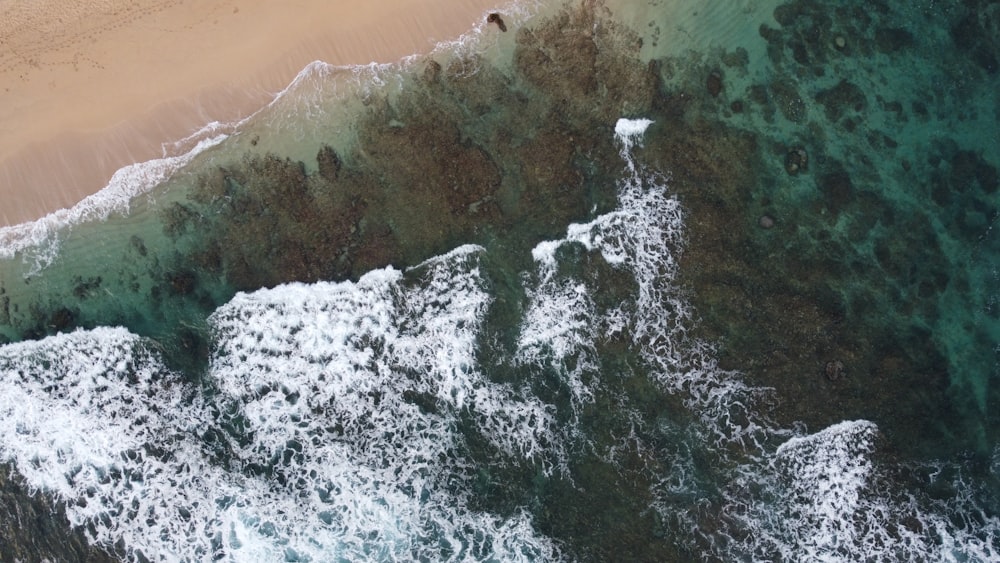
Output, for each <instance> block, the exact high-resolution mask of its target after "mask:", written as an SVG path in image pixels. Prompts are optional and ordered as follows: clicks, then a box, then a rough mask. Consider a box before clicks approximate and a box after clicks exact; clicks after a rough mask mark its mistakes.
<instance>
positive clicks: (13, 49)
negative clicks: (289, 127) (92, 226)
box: [0, 0, 496, 227]
mask: <svg viewBox="0 0 1000 563" xmlns="http://www.w3.org/2000/svg"><path fill="white" fill-rule="evenodd" d="M57 1H58V0H44V1H43V2H41V3H38V4H32V6H34V7H35V8H34V10H32V11H28V10H27V8H26V7H25V6H23V5H20V4H18V3H16V2H11V1H9V0H0V20H2V23H0V34H2V35H0V37H2V40H0V80H2V83H4V84H6V86H4V87H3V88H2V89H0V200H2V201H3V202H4V204H3V206H2V207H0V227H9V226H13V225H18V224H22V223H26V222H31V221H35V220H38V219H40V218H42V217H44V216H46V215H48V214H50V213H53V212H55V211H58V210H60V209H64V208H67V207H71V206H73V205H75V204H76V203H78V202H80V201H81V200H83V199H84V198H86V197H87V196H90V195H93V194H94V193H96V192H98V191H100V190H101V189H103V188H104V187H105V186H106V185H107V183H108V180H109V179H110V178H111V176H112V175H113V174H114V173H115V171H117V170H118V169H120V168H122V167H124V166H127V165H129V164H133V163H136V162H144V161H147V160H150V159H154V158H161V157H163V156H173V154H170V153H168V154H165V148H164V147H165V146H167V145H169V144H171V143H175V142H177V141H179V140H182V139H184V138H186V137H188V136H190V135H191V134H192V133H194V132H196V131H198V130H200V129H202V128H203V127H204V126H206V125H208V124H210V123H212V122H221V123H231V122H235V121H238V120H240V119H243V118H245V117H247V116H249V115H250V114H252V113H254V112H256V111H258V110H259V109H261V108H262V107H263V106H265V105H266V104H267V103H269V102H270V101H271V100H272V99H273V98H274V96H275V95H277V93H278V92H280V91H281V90H283V89H284V88H285V87H287V86H288V84H289V83H290V82H291V81H292V80H293V79H294V78H295V76H296V75H297V74H298V73H299V72H300V71H301V70H302V69H303V68H305V66H306V65H308V64H309V63H310V62H312V61H314V60H322V61H324V62H327V63H330V64H334V65H353V64H368V63H371V62H378V63H388V62H394V61H398V60H400V59H402V58H404V57H406V56H408V55H412V54H415V53H427V52H430V51H431V50H432V49H433V48H434V46H435V45H437V44H438V43H440V42H442V41H448V40H452V39H455V38H457V37H459V36H460V35H462V34H463V33H466V32H468V31H469V30H470V29H472V28H473V26H475V25H476V24H477V23H478V22H479V19H480V18H485V14H486V12H488V11H489V10H490V8H492V7H494V6H495V4H496V2H495V0H457V1H453V2H449V3H448V4H447V5H442V3H436V2H434V1H433V0H390V1H383V2H379V3H370V4H365V5H350V6H348V5H344V4H333V3H331V2H329V1H324V0H298V1H296V2H294V3H283V4H280V5H278V4H276V3H270V2H267V1H266V0H228V1H225V2H223V3H221V4H220V3H213V5H207V4H206V5H203V4H199V3H195V2H193V1H192V0H168V1H162V0H161V1H155V0H143V1H141V2H139V3H134V2H132V3H127V2H125V1H124V0H113V1H105V2H101V3H87V2H85V1H79V0H76V1H75V2H74V4H73V7H72V8H69V9H68V10H67V9H66V8H65V5H66V2H60V3H59V6H63V8H62V11H60V10H57V9H56V8H55V6H56V2H57ZM50 6H51V7H50ZM67 11H68V12H69V13H70V14H72V15H74V16H76V17H73V18H66V17H65V14H66V13H67ZM55 14H61V15H60V16H56V15H55ZM61 18H63V19H61ZM484 21H485V20H484Z"/></svg>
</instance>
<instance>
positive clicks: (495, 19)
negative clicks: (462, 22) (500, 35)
mask: <svg viewBox="0 0 1000 563" xmlns="http://www.w3.org/2000/svg"><path fill="white" fill-rule="evenodd" d="M486 23H495V24H497V27H499V28H500V31H503V32H506V31H507V24H505V23H504V22H503V18H501V17H500V14H498V13H496V12H493V13H491V14H490V15H488V16H486Z"/></svg>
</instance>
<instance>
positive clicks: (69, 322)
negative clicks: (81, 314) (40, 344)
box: [49, 307, 76, 332]
mask: <svg viewBox="0 0 1000 563" xmlns="http://www.w3.org/2000/svg"><path fill="white" fill-rule="evenodd" d="M75 322H76V313H74V312H73V311H71V310H69V309H67V308H66V307H60V308H59V309H56V310H55V311H54V312H53V313H52V316H51V317H49V328H51V329H52V330H54V331H56V332H61V331H64V330H66V329H68V328H70V327H72V326H73V324H74V323H75Z"/></svg>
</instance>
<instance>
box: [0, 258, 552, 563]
mask: <svg viewBox="0 0 1000 563" xmlns="http://www.w3.org/2000/svg"><path fill="white" fill-rule="evenodd" d="M481 252H482V249H480V248H478V247H473V246H467V247H461V248H459V249H456V250H455V251H453V252H451V253H449V254H447V255H445V256H442V257H438V258H435V259H433V260H430V261H428V262H425V263H424V264H421V265H419V266H417V267H415V268H413V269H411V271H410V273H408V274H407V275H406V277H404V275H403V274H402V273H401V272H399V271H396V270H393V269H384V270H378V271H374V272H371V273H369V274H367V275H365V276H363V277H362V278H361V280H359V281H358V283H356V284H353V283H341V284H331V283H320V284H314V285H304V284H289V285H285V286H279V287H276V288H274V289H270V290H262V291H259V292H255V293H252V294H240V295H238V296H237V297H236V298H234V299H233V300H232V301H231V302H230V303H228V304H226V305H225V306H223V307H221V308H220V309H219V310H218V311H217V312H216V313H215V314H214V315H213V316H212V318H211V324H212V327H213V332H214V334H215V338H216V344H215V347H214V353H213V359H212V362H211V369H210V371H209V374H208V381H210V382H212V383H213V384H214V386H215V391H214V392H213V393H212V396H213V402H214V404H215V405H216V407H215V408H211V409H210V408H208V407H206V406H205V405H204V404H202V402H201V401H200V399H198V398H197V397H186V396H185V393H187V394H191V390H190V389H189V388H187V387H186V386H185V385H184V384H183V383H181V382H180V381H179V380H178V378H177V377H176V376H175V375H173V374H171V373H170V372H169V371H168V370H167V369H166V368H165V367H164V366H163V365H162V363H161V362H160V361H159V360H158V359H157V358H156V356H155V354H154V353H153V352H151V351H150V350H152V349H153V348H151V347H150V346H148V345H147V344H146V343H145V342H144V341H143V340H142V339H140V338H138V337H137V336H135V335H132V334H129V333H128V332H127V331H125V330H123V329H106V328H102V329H95V330H93V331H77V332H74V333H71V334H63V335H58V336H55V337H51V338H47V339H45V340H42V341H38V342H26V343H21V344H13V345H8V346H4V347H0V374H2V377H0V392H2V396H0V431H2V432H0V433H2V436H0V455H2V457H3V458H5V459H10V460H13V461H14V462H15V463H16V465H17V468H18V471H19V472H20V473H21V474H22V475H24V477H25V479H26V480H27V482H28V483H29V484H30V485H31V486H32V487H33V488H36V489H44V490H46V491H49V492H52V493H53V494H55V495H57V497H58V498H61V499H63V500H65V501H66V502H67V512H68V514H69V515H70V518H71V520H72V522H73V523H74V524H86V525H88V526H90V527H91V528H92V529H93V530H95V532H94V534H95V535H94V540H95V541H97V542H100V543H102V544H105V545H111V544H115V543H117V542H123V543H124V545H125V546H126V548H127V549H129V550H130V553H131V554H132V555H137V554H139V553H142V554H144V555H145V556H147V557H156V558H159V557H166V558H168V559H177V560H203V559H208V558H211V557H216V556H222V557H224V558H226V559H229V560H277V559H282V558H285V557H293V556H294V558H298V559H300V560H328V559H331V558H332V559H349V560H386V559H396V560H410V559H435V560H436V559H441V558H442V557H445V558H451V559H454V560H466V559H474V560H484V559H486V560H488V559H495V560H512V561H517V560H536V559H554V558H558V551H557V549H556V547H555V546H554V544H553V543H552V542H551V541H550V540H547V539H545V538H543V537H541V536H539V535H538V534H537V532H535V531H534V530H533V528H532V525H531V521H530V518H529V517H528V516H527V515H526V514H524V513H515V514H514V515H512V516H508V517H505V518H500V517H496V516H493V515H490V514H486V513H481V512H475V511H472V510H470V509H469V508H467V507H466V506H467V504H468V495H469V494H470V489H469V487H468V485H467V484H466V481H467V480H468V479H469V478H470V476H471V475H474V472H475V468H474V467H470V466H469V462H468V461H467V460H465V459H464V458H463V457H462V455H461V447H462V444H463V442H464V438H463V434H462V432H461V430H460V428H459V424H460V420H461V419H462V418H463V417H464V415H465V414H468V415H471V419H472V421H473V424H475V425H476V426H477V432H478V433H479V434H481V435H483V436H485V437H487V438H488V439H489V440H491V441H493V443H494V447H495V448H496V449H497V451H498V453H499V454H500V455H501V456H503V455H506V456H512V457H514V458H516V459H522V460H523V459H524V458H525V457H527V458H533V457H534V456H538V457H539V458H542V457H543V456H547V455H548V453H547V452H548V450H549V449H550V447H549V444H548V440H549V438H548V433H549V432H550V431H551V428H552V426H553V424H554V423H553V421H552V420H550V414H549V412H548V409H547V408H546V407H545V406H544V405H542V404H540V403H539V402H538V401H537V400H532V399H531V398H527V399H525V398H522V397H521V394H520V392H518V391H517V390H514V389H512V388H510V387H507V386H505V385H501V384H495V383H492V382H490V381H488V380H487V379H485V378H484V377H483V375H482V374H481V373H480V372H479V371H478V367H477V365H476V358H475V353H476V352H475V347H476V336H477V334H478V331H479V327H480V325H481V318H482V316H483V314H484V311H485V307H486V305H487V304H488V302H489V296H488V295H487V294H486V293H485V292H484V290H483V287H482V283H483V282H482V278H481V276H480V274H479V271H478V259H479V255H480V254H481ZM185 389H187V391H186V392H185ZM212 413H215V414H212ZM234 425H235V426H234ZM227 428H228V430H227ZM206 435H214V436H216V437H222V439H223V440H224V443H222V444H221V445H218V446H217V447H216V449H214V450H213V449H209V445H208V442H207V441H206V439H205V438H204V436H206ZM227 436H228V437H227ZM219 452H224V453H222V454H220V453H219ZM217 455H223V456H224V458H223V459H218V458H217V457H216V456H217Z"/></svg>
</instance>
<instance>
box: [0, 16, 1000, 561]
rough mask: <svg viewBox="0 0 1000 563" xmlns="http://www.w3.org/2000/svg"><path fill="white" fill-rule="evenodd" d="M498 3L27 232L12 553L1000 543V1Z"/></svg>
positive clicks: (958, 554)
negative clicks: (399, 57)
mask: <svg viewBox="0 0 1000 563" xmlns="http://www.w3.org/2000/svg"><path fill="white" fill-rule="evenodd" d="M501 13H502V14H503V17H504V20H505V22H506V25H507V28H508V32H506V33H503V32H500V31H499V30H498V29H497V28H496V27H494V26H486V23H485V17H484V21H483V23H482V24H481V25H480V26H478V27H477V28H476V29H475V30H473V31H472V32H470V34H469V35H467V36H466V37H464V38H463V40H462V41H460V42H457V43H455V44H451V45H442V46H441V47H440V48H439V49H438V50H437V51H435V52H434V53H433V54H432V55H431V56H429V57H418V58H413V59H410V60H408V61H406V62H404V63H400V64H398V65H387V66H380V67H376V66H372V67H364V68H346V69H345V68H333V67H330V66H329V65H325V64H323V63H314V64H312V65H310V66H309V67H308V68H306V69H304V70H303V72H302V73H300V75H299V77H298V78H297V79H296V81H295V82H294V83H293V84H292V85H290V86H289V88H288V89H286V90H285V91H284V92H283V93H282V94H281V95H280V96H278V97H277V98H276V99H275V101H274V102H273V103H272V104H271V105H269V106H268V107H266V108H264V109H262V110H261V111H260V112H259V113H258V114H256V115H254V116H252V117H251V118H249V119H248V120H246V121H244V122H242V123H238V124H229V125H225V126H221V127H215V128H212V129H206V130H205V131H202V132H200V133H198V134H196V135H195V136H193V137H192V138H190V139H188V140H187V141H186V142H185V143H182V144H180V145H178V146H177V151H176V152H177V154H175V155H173V156H171V157H168V158H166V159H164V160H162V161H157V162H151V163H143V164H139V165H136V166H134V167H131V168H129V169H125V170H122V171H120V172H119V174H118V175H117V176H116V178H115V179H114V180H113V181H112V184H111V185H110V186H109V188H108V189H106V190H105V191H104V192H102V193H101V194H98V196H96V197H95V198H92V199H91V200H88V201H86V202H84V203H82V204H81V205H80V206H78V207H77V208H75V209H73V210H68V211H65V212H62V213H60V214H56V215H53V216H51V217H49V218H46V219H43V220H42V221H39V222H37V223H34V224H30V225H23V226H18V227H13V228H8V229H5V230H4V231H3V232H2V233H0V241H2V243H3V246H2V251H0V255H2V263H0V299H2V302H0V305H2V308H0V338H2V339H4V342H5V344H4V345H3V346H0V375H2V378H0V424H2V432H0V436H2V437H3V438H2V439H0V456H2V457H3V458H4V461H5V462H6V464H7V467H8V468H9V469H10V471H11V472H12V479H11V480H10V481H2V482H0V486H2V489H3V496H2V497H0V498H3V499H4V501H3V502H4V507H3V512H2V514H3V515H4V518H5V519H6V520H8V521H14V520H15V519H16V518H19V516H17V515H19V514H25V513H29V512H32V511H35V512H37V511H39V510H42V511H44V507H45V506H53V507H55V511H54V512H52V513H51V515H50V516H48V517H47V519H46V520H45V522H46V524H45V525H44V526H39V529H38V530H35V529H31V530H25V531H24V532H22V533H18V532H17V531H14V532H11V533H9V534H8V535H6V536H3V539H2V541H0V549H2V550H3V552H4V553H5V555H6V554H9V553H13V554H15V555H14V557H19V558H22V559H27V560H32V559H40V558H43V557H49V558H54V559H73V558H78V555H76V554H79V553H80V550H82V549H86V548H83V547H81V546H82V544H83V543H84V541H86V542H89V543H90V545H91V546H92V547H91V548H90V549H92V550H94V551H93V554H92V555H90V557H96V556H98V555H100V554H101V553H104V556H105V557H109V556H110V557H112V558H124V559H128V560H146V559H149V560H159V559H165V560H206V559H210V558H211V559H223V560H239V561H263V560H286V561H330V560H345V561H346V560H351V561H353V560H392V559H396V560H442V559H444V560H500V561H507V560H532V561H534V560H561V559H567V560H585V561H589V560H642V561H687V560H698V559H703V560H727V561H730V560H781V561H786V560H795V561H798V560H839V561H857V560H955V561H980V560H982V561H986V560H994V559H996V558H998V557H1000V520H998V515H997V510H996V507H997V506H1000V504H998V499H997V495H998V493H1000V482H998V478H1000V446H998V435H997V432H998V429H1000V424H998V422H1000V421H998V420H997V412H998V409H997V399H998V390H997V384H996V379H997V358H996V355H997V349H998V348H997V345H998V342H1000V332H998V331H1000V323H998V315H997V303H996V296H997V295H998V290H1000V287H998V285H1000V284H998V277H997V273H996V266H995V265H996V264H997V258H998V255H1000V240H998V239H997V234H996V232H995V230H994V225H995V223H996V220H997V204H998V201H997V187H998V178H997V166H998V165H1000V162H998V156H997V155H998V154H1000V153H998V151H997V147H998V146H1000V139H998V134H997V133H996V131H997V130H998V128H997V126H996V125H997V121H998V116H1000V102H998V97H997V96H996V94H995V92H997V91H998V84H997V82H998V80H997V75H998V73H997V70H998V63H997V58H998V57H1000V45H998V39H997V38H998V37H1000V33H998V31H1000V30H998V29H997V28H998V27H1000V11H998V10H997V7H996V6H995V5H991V4H986V3H983V4H982V5H978V4H975V3H958V2H954V3H950V2H933V3H926V4H900V5H895V4H891V3H871V2H864V3H861V2H839V3H836V4H833V5H828V4H825V5H822V6H819V5H815V4H814V3H808V2H792V3H781V2H735V3H733V4H731V5H727V6H725V7H722V6H719V7H711V6H704V5H702V3H695V2H669V3H667V2H662V3H658V2H649V3H641V4H640V3H637V2H625V1H622V2H618V3H614V4H610V5H603V4H589V3H588V4H586V5H582V6H581V5H576V4H572V5H565V6H564V5H562V4H561V3H558V2H552V3H540V4H537V5H527V4H521V5H517V6H514V7H507V8H504V9H503V10H501ZM184 151H188V152H184ZM39 507H43V508H39ZM39 536H43V537H44V538H45V541H40V540H38V539H37V538H38V537H39Z"/></svg>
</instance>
